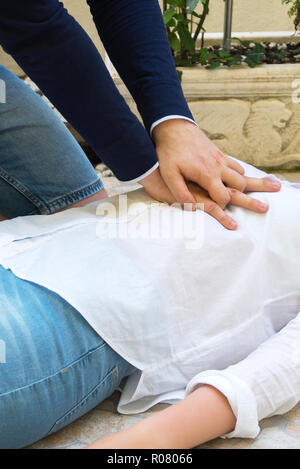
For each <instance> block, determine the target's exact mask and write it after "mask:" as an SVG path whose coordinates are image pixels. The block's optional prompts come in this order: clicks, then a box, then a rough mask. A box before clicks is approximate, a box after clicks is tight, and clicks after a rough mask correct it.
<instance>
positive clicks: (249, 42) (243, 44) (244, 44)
mask: <svg viewBox="0 0 300 469" xmlns="http://www.w3.org/2000/svg"><path fill="white" fill-rule="evenodd" d="M232 39H237V40H238V41H240V43H241V44H242V46H244V47H249V46H250V44H251V42H252V41H242V40H241V39H240V38H239V37H233V38H232Z"/></svg>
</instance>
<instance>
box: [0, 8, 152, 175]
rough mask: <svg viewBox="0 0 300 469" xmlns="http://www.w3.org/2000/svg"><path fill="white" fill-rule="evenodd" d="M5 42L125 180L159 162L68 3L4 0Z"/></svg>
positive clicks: (0, 25)
mask: <svg viewBox="0 0 300 469" xmlns="http://www.w3.org/2000/svg"><path fill="white" fill-rule="evenodd" d="M82 1H84V0H82ZM100 3H101V2H100ZM106 3H107V2H106ZM124 5H125V6H126V2H125V3H124ZM121 13H122V10H121V11H120V14H121ZM127 34H129V35H130V34H132V32H131V31H130V29H129V30H128V31H127ZM0 44H1V45H2V46H3V48H4V49H5V50H6V51H7V52H8V53H9V54H11V55H12V56H13V57H14V59H15V60H16V61H17V63H18V64H19V65H20V66H21V67H22V68H23V70H24V71H25V72H26V73H27V74H28V75H29V76H30V77H31V78H32V80H33V81H34V82H35V83H36V84H37V85H38V86H39V87H40V89H41V90H42V91H43V92H44V93H45V95H46V96H47V97H48V98H49V99H50V100H51V101H52V103H53V104H54V105H55V106H56V107H57V109H58V110H59V111H60V112H61V113H62V114H63V115H64V116H65V118H66V119H67V120H68V121H69V122H70V123H71V124H72V126H73V127H74V128H75V129H76V130H77V131H78V132H79V133H80V134H81V135H82V136H83V137H84V139H85V140H86V141H87V142H88V143H89V144H90V145H91V146H92V147H93V148H94V150H95V152H96V153H97V154H98V155H99V156H100V157H101V159H102V160H103V161H104V162H105V163H106V164H107V165H108V166H109V167H110V168H111V169H112V171H113V172H114V173H115V174H116V176H117V177H118V178H119V179H120V180H122V181H129V180H132V179H135V178H137V177H139V176H141V175H142V174H144V173H145V172H147V171H148V170H150V169H151V168H152V167H153V166H154V165H155V164H156V163H157V155H156V151H155V147H154V145H153V142H152V140H151V138H150V136H149V134H148V132H147V131H146V130H145V128H144V127H143V125H142V124H141V123H140V122H139V121H138V119H137V117H136V116H135V115H134V114H133V113H132V112H131V111H130V109H129V107H128V106H127V104H126V102H125V100H124V99H123V97H122V96H121V95H120V93H119V91H118V90H117V88H116V86H115V85H114V82H113V80H112V79H111V77H110V74H109V72H108V71H107V68H106V66H105V64H104V63H103V61H102V59H101V56H100V54H99V52H98V51H97V49H96V48H95V46H94V45H93V43H92V41H91V40H90V39H89V37H88V35H87V34H86V33H85V32H84V31H83V29H82V28H81V27H80V26H79V24H78V23H77V22H76V21H75V20H74V18H73V17H72V16H70V15H69V14H68V12H67V11H66V9H65V8H64V7H63V5H62V3H60V2H58V0H26V1H24V0H1V2H0ZM120 53H122V54H123V53H125V50H124V51H122V49H121V47H120ZM126 53H128V54H129V55H130V54H131V52H130V51H126ZM33 148H34V143H33ZM24 164H26V162H25V163H24ZM58 171H59V168H58Z"/></svg>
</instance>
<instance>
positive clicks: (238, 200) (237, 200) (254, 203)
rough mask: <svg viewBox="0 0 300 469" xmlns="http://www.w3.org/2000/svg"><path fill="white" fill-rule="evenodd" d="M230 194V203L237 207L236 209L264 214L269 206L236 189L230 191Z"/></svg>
mask: <svg viewBox="0 0 300 469" xmlns="http://www.w3.org/2000/svg"><path fill="white" fill-rule="evenodd" d="M230 194H231V203H232V204H233V205H237V206H238V207H243V208H247V209H248V210H252V211H253V212H257V213H265V212H267V211H268V209H269V206H268V204H265V203H263V202H261V201H260V200H257V199H254V198H253V197H250V196H249V195H247V194H243V192H240V191H238V190H236V189H230Z"/></svg>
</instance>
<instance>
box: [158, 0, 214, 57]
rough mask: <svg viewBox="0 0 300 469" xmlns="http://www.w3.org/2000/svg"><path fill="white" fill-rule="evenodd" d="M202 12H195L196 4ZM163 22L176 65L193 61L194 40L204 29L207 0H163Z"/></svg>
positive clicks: (207, 8) (207, 11)
mask: <svg viewBox="0 0 300 469" xmlns="http://www.w3.org/2000/svg"><path fill="white" fill-rule="evenodd" d="M198 5H199V6H200V5H202V12H201V13H197V12H196V8H197V6H198ZM163 11H164V22H165V25H166V27H167V32H168V38H169V42H170V46H171V49H172V51H173V54H174V58H175V62H176V64H177V65H183V66H184V65H191V64H192V63H195V52H196V41H197V39H198V37H199V36H200V34H202V33H203V32H204V31H205V29H204V26H203V25H204V21H205V19H206V17H207V15H208V13H209V0H164V4H163Z"/></svg>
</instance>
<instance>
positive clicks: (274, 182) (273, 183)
mask: <svg viewBox="0 0 300 469" xmlns="http://www.w3.org/2000/svg"><path fill="white" fill-rule="evenodd" d="M270 185H271V186H272V187H274V188H275V189H277V188H278V187H280V186H281V184H280V182H279V181H271V183H270Z"/></svg>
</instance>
